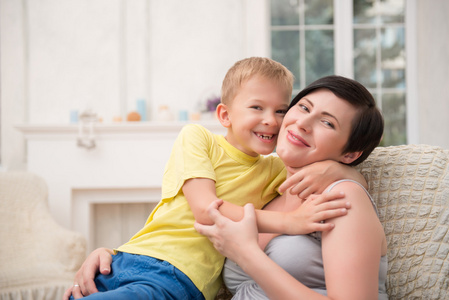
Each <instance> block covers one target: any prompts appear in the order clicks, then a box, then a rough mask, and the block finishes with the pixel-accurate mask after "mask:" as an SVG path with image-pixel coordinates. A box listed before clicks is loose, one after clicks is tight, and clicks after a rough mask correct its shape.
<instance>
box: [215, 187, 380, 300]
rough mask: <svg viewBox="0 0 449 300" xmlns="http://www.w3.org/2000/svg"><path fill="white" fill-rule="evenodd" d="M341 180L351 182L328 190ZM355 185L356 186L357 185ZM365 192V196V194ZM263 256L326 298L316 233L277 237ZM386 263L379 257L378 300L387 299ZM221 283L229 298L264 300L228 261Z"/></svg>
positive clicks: (253, 286) (318, 238)
mask: <svg viewBox="0 0 449 300" xmlns="http://www.w3.org/2000/svg"><path fill="white" fill-rule="evenodd" d="M343 181H351V182H355V181H352V180H340V181H337V182H335V183H334V184H332V185H331V186H330V187H329V189H328V191H330V190H331V189H332V188H333V187H334V186H335V185H337V184H338V183H340V182H343ZM355 183H357V184H359V183H358V182H355ZM359 185H360V184H359ZM360 186H362V185H360ZM362 187H363V186H362ZM365 191H366V190H365ZM366 193H367V194H368V192H367V191H366ZM368 196H369V198H370V199H371V202H372V203H373V206H374V209H375V210H376V213H377V209H376V207H375V204H374V201H373V199H372V198H371V196H370V195H369V194H368ZM265 253H266V254H267V255H268V257H270V258H271V259H272V260H273V261H274V262H276V263H277V264H278V265H279V266H281V267H282V268H283V269H284V270H286V271H287V272H288V273H289V274H290V275H292V276H293V277H294V278H295V279H296V280H298V281H299V282H301V283H302V284H304V285H305V286H307V287H309V288H310V289H312V290H314V291H316V292H318V293H320V294H322V295H327V291H326V283H325V281H324V269H323V258H322V256H321V234H320V232H317V233H314V234H309V235H295V236H290V235H280V236H277V237H275V238H273V239H272V240H271V241H270V242H269V243H268V245H267V246H266V248H265ZM387 264H388V260H387V257H386V256H382V257H381V259H380V266H379V297H378V299H379V300H388V295H387V292H386V286H385V281H386V277H387V268H388V265H387ZM223 280H224V282H225V284H226V286H227V288H228V289H229V291H230V292H231V293H232V294H233V295H234V297H233V298H232V299H242V300H243V299H268V297H267V296H266V295H265V293H264V291H263V290H262V289H261V288H260V287H259V286H258V285H257V283H256V282H255V281H254V280H252V279H251V277H249V276H248V275H247V274H246V273H245V272H243V270H242V269H241V268H240V267H239V266H238V265H237V264H236V263H234V262H233V261H231V260H230V259H226V262H225V265H224V269H223Z"/></svg>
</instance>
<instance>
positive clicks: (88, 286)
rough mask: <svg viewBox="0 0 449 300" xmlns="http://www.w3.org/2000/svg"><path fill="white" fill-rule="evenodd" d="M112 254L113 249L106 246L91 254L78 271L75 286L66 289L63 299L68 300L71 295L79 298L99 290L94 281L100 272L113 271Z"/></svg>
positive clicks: (106, 273) (107, 272)
mask: <svg viewBox="0 0 449 300" xmlns="http://www.w3.org/2000/svg"><path fill="white" fill-rule="evenodd" d="M112 254H113V251H112V250H110V249H106V248H98V249H96V250H94V251H93V252H92V253H91V254H89V256H88V257H87V258H86V260H85V261H84V263H83V264H82V266H81V268H80V269H79V270H78V272H76V275H75V279H74V283H73V286H71V287H69V288H68V289H67V290H66V291H65V293H64V296H63V299H64V300H68V299H69V298H70V295H73V297H74V298H75V299H78V298H82V297H85V296H88V295H90V294H93V293H96V292H98V290H97V287H96V286H95V282H94V279H95V276H96V275H97V274H98V273H101V274H103V275H108V274H109V273H110V272H111V263H112Z"/></svg>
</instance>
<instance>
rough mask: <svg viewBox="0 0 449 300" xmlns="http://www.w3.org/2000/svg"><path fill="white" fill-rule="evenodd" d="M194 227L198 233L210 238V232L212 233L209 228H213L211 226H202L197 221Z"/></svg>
mask: <svg viewBox="0 0 449 300" xmlns="http://www.w3.org/2000/svg"><path fill="white" fill-rule="evenodd" d="M193 227H195V230H196V231H198V233H199V234H202V235H205V236H208V234H209V231H210V229H209V228H210V227H211V226H210V225H203V224H200V223H198V222H196V221H195V223H194V224H193Z"/></svg>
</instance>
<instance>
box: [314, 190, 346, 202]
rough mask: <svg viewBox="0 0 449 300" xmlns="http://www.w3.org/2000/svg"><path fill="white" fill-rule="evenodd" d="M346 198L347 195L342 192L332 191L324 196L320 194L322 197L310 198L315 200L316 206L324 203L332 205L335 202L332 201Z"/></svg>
mask: <svg viewBox="0 0 449 300" xmlns="http://www.w3.org/2000/svg"><path fill="white" fill-rule="evenodd" d="M344 197H345V193H343V192H340V191H332V192H329V193H324V194H320V195H311V197H309V198H310V199H313V201H314V202H315V204H322V203H326V202H327V203H332V202H334V201H332V200H336V199H341V198H344Z"/></svg>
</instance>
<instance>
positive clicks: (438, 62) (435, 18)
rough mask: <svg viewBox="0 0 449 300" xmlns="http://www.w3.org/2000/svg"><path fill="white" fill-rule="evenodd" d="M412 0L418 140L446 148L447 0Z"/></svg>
mask: <svg viewBox="0 0 449 300" xmlns="http://www.w3.org/2000/svg"><path fill="white" fill-rule="evenodd" d="M416 2H417V12H418V14H417V24H418V26H417V41H418V43H417V44H418V55H417V61H418V64H417V68H418V70H417V75H418V84H417V86H418V88H417V90H418V100H419V107H418V111H419V125H420V126H419V137H420V142H421V143H423V144H431V145H438V146H442V147H444V148H447V149H449V18H448V17H449V1H447V0H436V1H435V0H433V1H420V0H417V1H416Z"/></svg>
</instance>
